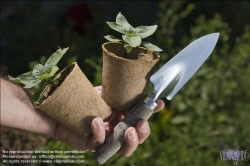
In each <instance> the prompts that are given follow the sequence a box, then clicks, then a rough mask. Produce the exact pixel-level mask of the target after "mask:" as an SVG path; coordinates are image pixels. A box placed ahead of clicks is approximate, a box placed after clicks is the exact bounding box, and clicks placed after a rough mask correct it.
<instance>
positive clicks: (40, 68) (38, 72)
mask: <svg viewBox="0 0 250 166" xmlns="http://www.w3.org/2000/svg"><path fill="white" fill-rule="evenodd" d="M43 72H44V67H43V65H42V64H40V63H38V62H34V67H33V71H32V74H33V75H34V77H35V78H37V77H39V76H40V75H41V74H42V73H43Z"/></svg>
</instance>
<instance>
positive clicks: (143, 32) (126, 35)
mask: <svg viewBox="0 0 250 166" xmlns="http://www.w3.org/2000/svg"><path fill="white" fill-rule="evenodd" d="M107 24H108V25H109V27H110V28H112V29H114V30H115V31H117V32H120V33H122V34H123V35H122V39H123V40H122V39H119V38H116V37H114V36H112V35H108V36H104V37H105V38H106V39H107V40H108V41H111V42H123V43H124V48H125V49H126V51H127V53H130V52H131V50H132V48H135V47H137V46H144V47H146V48H148V49H151V50H153V51H157V52H160V51H162V49H160V48H159V47H157V46H155V45H153V44H151V43H149V42H146V41H142V39H144V38H146V37H148V36H150V35H152V34H153V33H154V32H155V31H156V29H157V25H152V26H139V27H136V28H134V27H132V26H131V25H130V24H129V23H128V21H127V19H126V18H125V17H124V16H123V15H122V14H121V13H118V15H117V17H116V22H107Z"/></svg>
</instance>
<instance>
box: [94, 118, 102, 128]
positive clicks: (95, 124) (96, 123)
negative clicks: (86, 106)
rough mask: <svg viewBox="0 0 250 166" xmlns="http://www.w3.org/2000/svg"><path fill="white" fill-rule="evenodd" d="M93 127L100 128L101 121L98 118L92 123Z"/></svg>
mask: <svg viewBox="0 0 250 166" xmlns="http://www.w3.org/2000/svg"><path fill="white" fill-rule="evenodd" d="M94 126H95V128H97V129H101V128H102V122H101V120H100V119H98V120H96V122H95V123H94Z"/></svg>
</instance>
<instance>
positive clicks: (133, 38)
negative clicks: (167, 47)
mask: <svg viewBox="0 0 250 166" xmlns="http://www.w3.org/2000/svg"><path fill="white" fill-rule="evenodd" d="M107 24H108V25H109V27H110V28H112V29H113V30H115V31H118V32H120V33H122V39H119V38H116V37H114V36H112V35H108V36H105V38H106V39H107V40H108V41H110V42H107V43H104V44H103V45H102V50H103V73H102V88H103V91H102V97H103V99H104V100H105V102H106V103H107V104H108V105H109V106H111V107H112V108H115V109H117V110H130V109H131V108H132V107H133V106H134V105H135V104H136V103H137V102H138V101H140V100H142V99H143V98H144V95H145V92H146V88H147V86H148V84H149V78H150V76H151V74H152V71H153V68H154V67H155V65H156V63H157V62H158V61H159V59H160V56H159V55H157V54H156V53H155V52H160V51H162V50H161V49H160V48H159V47H157V46H155V45H153V44H151V43H149V42H146V41H142V39H144V38H146V37H148V36H150V35H152V34H153V33H154V32H155V31H156V29H157V25H153V26H139V27H136V28H134V27H132V26H131V25H130V24H129V23H128V21H127V20H126V18H125V17H124V16H123V15H122V14H121V13H119V14H118V15H117V17H116V22H107Z"/></svg>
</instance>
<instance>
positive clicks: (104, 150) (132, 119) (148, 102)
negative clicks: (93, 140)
mask: <svg viewBox="0 0 250 166" xmlns="http://www.w3.org/2000/svg"><path fill="white" fill-rule="evenodd" d="M156 106H157V104H156V103H155V102H154V101H153V100H152V99H151V98H149V97H147V98H146V99H145V100H144V101H143V102H142V103H140V104H138V105H137V106H135V107H134V108H133V109H132V110H131V111H130V112H129V113H128V114H127V115H126V116H125V117H124V118H123V120H122V121H121V122H119V123H118V124H117V125H116V126H115V128H114V131H113V132H112V133H110V134H109V135H108V136H107V137H106V139H105V141H104V143H103V144H102V145H100V146H99V147H97V149H96V151H95V153H94V158H95V159H96V160H97V161H98V162H99V163H100V164H103V163H105V162H106V161H107V160H108V159H109V158H110V157H112V156H113V155H114V154H115V153H116V152H117V151H118V150H119V149H120V148H121V147H122V146H123V145H124V144H125V140H124V134H125V131H126V130H127V129H128V128H129V127H130V126H134V127H135V126H136V124H137V123H138V122H139V121H140V120H141V119H145V120H147V119H148V118H149V117H150V116H151V115H152V113H153V111H154V109H155V108H156Z"/></svg>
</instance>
